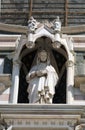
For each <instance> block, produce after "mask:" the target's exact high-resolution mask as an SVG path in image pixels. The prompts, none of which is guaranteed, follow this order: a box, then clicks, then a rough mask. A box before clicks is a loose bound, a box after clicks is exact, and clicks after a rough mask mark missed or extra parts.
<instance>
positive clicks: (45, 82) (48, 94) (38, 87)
mask: <svg viewBox="0 0 85 130" xmlns="http://www.w3.org/2000/svg"><path fill="white" fill-rule="evenodd" d="M41 70H42V71H43V70H46V71H47V75H46V76H40V77H38V76H36V77H34V78H32V79H30V80H29V81H28V78H29V77H30V75H31V73H33V72H36V71H41ZM26 79H27V82H28V83H29V85H28V89H27V92H28V93H29V95H28V98H29V103H38V102H39V100H40V98H41V96H43V98H44V103H47V102H46V98H48V99H50V98H51V99H52V98H53V95H54V93H55V86H56V84H57V81H58V75H57V73H56V71H55V69H54V68H53V66H52V65H47V64H46V63H39V64H38V65H36V66H33V67H32V68H31V70H30V72H29V74H28V75H27V76H26ZM49 101H50V100H49ZM49 103H52V100H51V101H50V102H49Z"/></svg>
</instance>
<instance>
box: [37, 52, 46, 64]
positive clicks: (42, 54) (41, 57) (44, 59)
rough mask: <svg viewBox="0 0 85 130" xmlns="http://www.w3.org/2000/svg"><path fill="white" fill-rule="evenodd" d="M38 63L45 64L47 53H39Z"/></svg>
mask: <svg viewBox="0 0 85 130" xmlns="http://www.w3.org/2000/svg"><path fill="white" fill-rule="evenodd" d="M39 57H40V61H42V62H45V61H46V60H47V53H46V52H43V51H42V52H40V53H39Z"/></svg>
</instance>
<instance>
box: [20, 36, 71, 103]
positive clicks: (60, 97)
mask: <svg viewBox="0 0 85 130" xmlns="http://www.w3.org/2000/svg"><path fill="white" fill-rule="evenodd" d="M41 48H42V49H45V50H47V51H48V52H49V53H50V57H51V58H50V59H51V64H52V65H53V66H54V68H55V69H56V71H57V73H58V76H59V82H58V84H57V85H56V87H55V95H54V98H53V103H61V104H62V103H66V77H67V71H66V62H67V59H68V54H67V52H66V49H65V47H64V46H63V45H61V46H60V48H53V46H52V40H51V39H50V38H48V37H46V36H42V37H40V38H38V39H36V41H35V47H34V48H32V49H29V48H27V47H26V45H24V46H23V48H22V50H21V52H20V55H19V59H20V60H21V62H22V64H21V68H20V75H19V92H18V103H29V101H28V93H27V87H28V84H27V82H26V75H27V73H28V72H29V70H30V68H31V67H32V66H33V64H35V62H36V54H37V52H38V50H39V49H41Z"/></svg>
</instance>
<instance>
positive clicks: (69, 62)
mask: <svg viewBox="0 0 85 130" xmlns="http://www.w3.org/2000/svg"><path fill="white" fill-rule="evenodd" d="M73 65H74V62H73V61H72V60H68V61H67V62H66V66H67V67H72V66H73Z"/></svg>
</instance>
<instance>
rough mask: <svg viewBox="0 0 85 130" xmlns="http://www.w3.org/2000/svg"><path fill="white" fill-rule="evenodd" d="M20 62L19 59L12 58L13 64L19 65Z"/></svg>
mask: <svg viewBox="0 0 85 130" xmlns="http://www.w3.org/2000/svg"><path fill="white" fill-rule="evenodd" d="M21 63H22V62H21V61H20V60H13V65H21Z"/></svg>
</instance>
